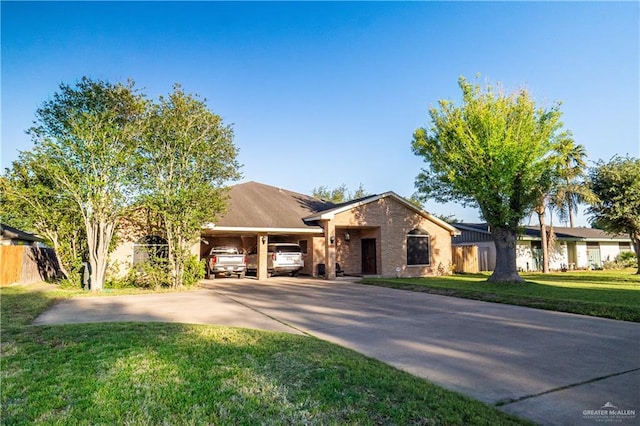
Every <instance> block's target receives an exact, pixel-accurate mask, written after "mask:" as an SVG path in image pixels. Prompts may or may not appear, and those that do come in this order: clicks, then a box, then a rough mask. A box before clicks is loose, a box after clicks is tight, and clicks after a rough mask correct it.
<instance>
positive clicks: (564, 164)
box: [550, 138, 595, 228]
mask: <svg viewBox="0 0 640 426" xmlns="http://www.w3.org/2000/svg"><path fill="white" fill-rule="evenodd" d="M586 157H587V151H586V150H585V148H584V146H583V145H576V144H575V142H574V141H573V139H570V138H568V139H566V140H565V141H564V143H561V144H559V146H558V163H557V176H558V182H557V184H556V186H555V189H554V191H553V194H552V197H551V203H550V204H551V206H552V208H554V209H555V210H557V211H558V213H559V214H560V219H561V220H565V221H566V219H567V218H568V219H569V226H570V227H571V228H573V227H574V214H575V213H577V212H578V205H579V204H582V203H590V202H592V201H595V195H594V194H593V192H591V190H590V189H589V187H588V185H586V184H585V167H586V165H587V163H586V161H585V158H586Z"/></svg>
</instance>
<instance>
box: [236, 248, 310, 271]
mask: <svg viewBox="0 0 640 426" xmlns="http://www.w3.org/2000/svg"><path fill="white" fill-rule="evenodd" d="M302 268H304V260H303V259H302V249H301V248H300V246H299V245H298V244H295V243H272V244H268V245H267V273H268V274H269V276H271V275H276V274H283V273H288V274H289V275H291V276H292V277H295V276H296V275H298V272H300V270H301V269H302ZM257 270H258V247H257V246H256V247H254V248H253V250H251V251H250V252H249V255H248V256H247V272H249V273H256V271H257Z"/></svg>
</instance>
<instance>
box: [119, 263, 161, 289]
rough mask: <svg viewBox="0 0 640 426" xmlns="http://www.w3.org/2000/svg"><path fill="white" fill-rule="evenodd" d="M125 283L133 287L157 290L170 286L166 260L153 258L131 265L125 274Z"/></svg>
mask: <svg viewBox="0 0 640 426" xmlns="http://www.w3.org/2000/svg"><path fill="white" fill-rule="evenodd" d="M127 281H128V282H129V283H130V285H131V286H133V287H141V288H152V289H156V290H157V289H159V288H162V287H169V286H170V285H171V277H170V275H169V265H168V262H167V259H162V258H154V259H151V260H149V261H146V262H140V263H136V264H135V265H133V267H132V268H131V269H130V270H129V274H127Z"/></svg>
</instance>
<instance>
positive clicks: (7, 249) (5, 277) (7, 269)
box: [0, 246, 24, 285]
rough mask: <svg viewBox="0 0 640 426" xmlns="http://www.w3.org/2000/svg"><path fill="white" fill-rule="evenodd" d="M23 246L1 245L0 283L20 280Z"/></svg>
mask: <svg viewBox="0 0 640 426" xmlns="http://www.w3.org/2000/svg"><path fill="white" fill-rule="evenodd" d="M23 256H24V247H23V246H0V285H9V284H14V283H19V282H20V276H21V273H22V258H23Z"/></svg>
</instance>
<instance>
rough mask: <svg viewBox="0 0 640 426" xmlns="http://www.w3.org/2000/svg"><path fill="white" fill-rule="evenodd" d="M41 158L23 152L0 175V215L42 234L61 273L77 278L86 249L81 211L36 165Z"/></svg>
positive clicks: (8, 220)
mask: <svg viewBox="0 0 640 426" xmlns="http://www.w3.org/2000/svg"><path fill="white" fill-rule="evenodd" d="M43 161H46V159H40V158H38V157H37V156H36V155H34V154H33V153H31V152H23V153H21V154H20V155H19V156H18V159H17V160H16V161H14V162H13V164H12V166H11V168H9V169H7V170H6V171H5V174H4V176H3V177H2V178H0V215H1V216H2V220H3V221H4V222H6V223H10V224H11V225H12V226H15V227H18V228H20V229H24V230H27V231H32V232H35V233H37V234H39V235H40V236H42V237H44V238H45V239H46V241H47V242H48V244H49V245H50V246H51V247H53V249H54V250H55V252H56V255H57V257H58V260H59V265H60V269H61V272H62V273H63V274H64V275H65V276H66V277H67V278H70V279H73V277H74V274H75V277H76V278H78V277H79V275H78V274H77V273H78V272H79V269H80V266H81V264H82V261H83V258H84V257H85V255H86V250H87V248H86V237H85V231H84V228H83V227H82V226H79V224H81V223H82V221H81V218H80V214H79V212H78V209H77V208H76V205H75V204H74V202H73V200H71V199H70V198H69V197H67V196H65V195H64V194H63V193H61V192H60V191H59V190H58V189H57V186H56V183H55V182H54V181H53V180H52V179H51V176H49V175H48V174H46V173H43V170H42V167H39V166H38V164H39V163H41V162H43Z"/></svg>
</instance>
